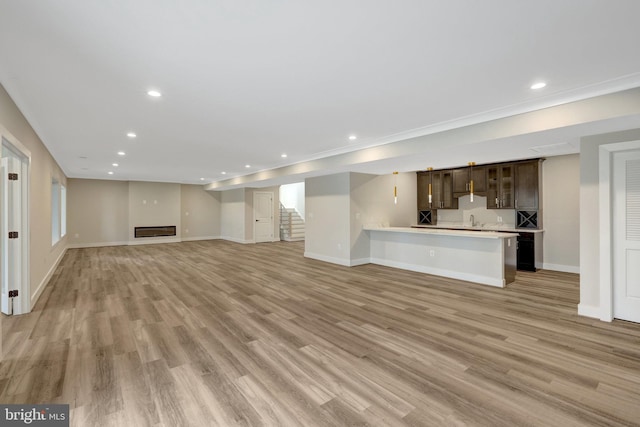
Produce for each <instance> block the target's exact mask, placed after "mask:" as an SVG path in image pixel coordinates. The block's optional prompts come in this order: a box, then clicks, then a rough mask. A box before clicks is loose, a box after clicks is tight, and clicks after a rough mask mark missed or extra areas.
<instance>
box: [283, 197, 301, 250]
mask: <svg viewBox="0 0 640 427" xmlns="http://www.w3.org/2000/svg"><path fill="white" fill-rule="evenodd" d="M280 240H286V241H287V242H294V241H298V240H304V219H302V217H301V216H300V213H299V212H298V211H297V210H295V208H285V207H284V206H283V205H282V204H280Z"/></svg>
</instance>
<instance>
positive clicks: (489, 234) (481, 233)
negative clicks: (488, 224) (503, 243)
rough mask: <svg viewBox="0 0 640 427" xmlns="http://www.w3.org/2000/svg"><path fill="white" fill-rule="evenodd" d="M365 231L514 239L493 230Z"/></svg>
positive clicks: (511, 234) (510, 234) (510, 233)
mask: <svg viewBox="0 0 640 427" xmlns="http://www.w3.org/2000/svg"><path fill="white" fill-rule="evenodd" d="M364 229H365V230H369V231H385V232H391V233H409V234H437V235H439V236H457V237H475V238H481V239H508V238H511V237H515V236H514V234H513V232H503V231H495V230H474V229H459V230H455V229H454V230H452V229H450V228H442V227H441V228H438V227H413V226H412V227H378V226H365V227H364Z"/></svg>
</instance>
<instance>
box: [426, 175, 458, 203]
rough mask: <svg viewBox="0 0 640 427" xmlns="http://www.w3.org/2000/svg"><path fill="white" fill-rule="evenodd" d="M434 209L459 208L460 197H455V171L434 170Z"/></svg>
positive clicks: (432, 182)
mask: <svg viewBox="0 0 640 427" xmlns="http://www.w3.org/2000/svg"><path fill="white" fill-rule="evenodd" d="M431 184H432V187H433V200H432V203H431V205H432V207H433V209H458V199H456V198H454V197H453V171H452V170H450V169H448V170H441V171H433V175H432V178H431Z"/></svg>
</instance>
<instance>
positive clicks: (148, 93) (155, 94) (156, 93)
mask: <svg viewBox="0 0 640 427" xmlns="http://www.w3.org/2000/svg"><path fill="white" fill-rule="evenodd" d="M147 95H149V96H153V97H154V98H158V97H160V96H162V94H161V93H160V92H158V91H157V90H150V91H149V92H147Z"/></svg>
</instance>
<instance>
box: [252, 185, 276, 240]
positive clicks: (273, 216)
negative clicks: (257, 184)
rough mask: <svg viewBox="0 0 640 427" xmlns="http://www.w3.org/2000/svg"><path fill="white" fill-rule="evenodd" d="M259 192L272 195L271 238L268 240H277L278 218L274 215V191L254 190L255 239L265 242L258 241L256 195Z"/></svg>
mask: <svg viewBox="0 0 640 427" xmlns="http://www.w3.org/2000/svg"><path fill="white" fill-rule="evenodd" d="M258 194H269V195H270V196H271V240H267V241H269V242H275V235H276V218H275V215H274V211H275V203H274V200H273V197H274V194H273V191H254V192H253V241H254V243H264V242H258V241H257V239H256V221H257V220H256V196H257V195H258Z"/></svg>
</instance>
